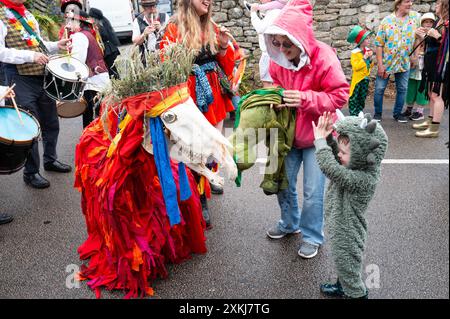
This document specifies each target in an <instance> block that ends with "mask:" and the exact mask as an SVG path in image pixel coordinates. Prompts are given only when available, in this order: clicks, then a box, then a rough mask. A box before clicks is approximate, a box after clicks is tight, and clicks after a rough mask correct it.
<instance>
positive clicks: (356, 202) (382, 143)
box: [314, 113, 388, 298]
mask: <svg viewBox="0 0 450 319" xmlns="http://www.w3.org/2000/svg"><path fill="white" fill-rule="evenodd" d="M335 131H336V132H337V133H338V134H339V135H346V136H348V137H349V139H350V163H349V166H348V167H344V166H342V165H341V164H340V163H339V160H338V157H337V154H338V147H337V143H336V141H335V140H334V139H333V137H332V135H331V134H330V135H329V136H328V138H327V140H325V139H318V140H316V141H315V143H314V144H315V146H316V156H317V161H318V163H319V166H320V169H321V170H322V172H323V173H324V174H325V176H326V177H327V178H328V179H329V180H330V183H329V186H328V189H327V192H326V196H325V203H324V204H325V223H326V225H327V226H328V229H329V241H330V244H331V251H332V255H333V259H334V263H335V266H336V269H337V273H338V283H340V285H341V287H342V289H343V293H344V294H345V295H346V296H348V297H351V298H361V297H364V296H366V295H367V290H366V287H365V285H364V282H363V281H362V278H361V270H362V258H363V253H364V248H365V242H366V237H367V222H366V219H365V212H366V210H367V207H368V205H369V202H370V200H371V199H372V198H373V196H374V194H375V188H376V186H377V184H378V182H379V180H380V170H381V161H382V160H383V158H384V155H385V153H386V149H387V145H388V138H387V135H386V133H385V132H384V130H383V128H382V127H381V125H380V124H379V123H377V122H376V121H371V116H370V115H369V114H366V116H365V117H363V116H362V113H361V116H360V117H356V116H349V117H345V118H344V119H341V120H340V121H338V122H337V123H336V124H335Z"/></svg>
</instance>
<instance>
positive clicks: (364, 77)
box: [347, 25, 373, 116]
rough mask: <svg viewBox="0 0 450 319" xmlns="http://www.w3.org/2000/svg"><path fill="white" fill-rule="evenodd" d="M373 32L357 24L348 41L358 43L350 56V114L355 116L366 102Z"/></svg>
mask: <svg viewBox="0 0 450 319" xmlns="http://www.w3.org/2000/svg"><path fill="white" fill-rule="evenodd" d="M371 34H372V32H370V31H367V30H365V29H363V28H362V27H360V26H359V25H357V26H355V27H353V29H352V30H351V31H350V33H349V35H348V37H347V41H348V42H350V43H356V44H357V47H356V48H355V49H354V50H352V54H351V56H350V63H351V65H352V70H353V74H352V82H351V85H350V100H349V103H348V108H349V110H350V115H353V116H357V115H358V114H359V113H360V112H362V111H363V110H364V107H365V104H366V97H367V91H368V89H369V81H370V80H369V76H370V70H371V69H372V66H373V62H372V55H373V51H372V50H370V49H369V45H370V35H371Z"/></svg>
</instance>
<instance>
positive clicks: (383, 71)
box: [378, 64, 386, 79]
mask: <svg viewBox="0 0 450 319" xmlns="http://www.w3.org/2000/svg"><path fill="white" fill-rule="evenodd" d="M378 76H379V77H382V78H383V79H385V76H386V67H385V66H384V65H383V64H380V65H378Z"/></svg>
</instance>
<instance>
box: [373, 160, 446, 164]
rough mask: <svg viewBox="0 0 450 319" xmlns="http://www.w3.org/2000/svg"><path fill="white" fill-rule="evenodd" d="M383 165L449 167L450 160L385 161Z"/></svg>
mask: <svg viewBox="0 0 450 319" xmlns="http://www.w3.org/2000/svg"><path fill="white" fill-rule="evenodd" d="M381 163H382V164H430V165H438V164H440V165H448V164H449V160H445V159H384V160H383V161H382V162H381Z"/></svg>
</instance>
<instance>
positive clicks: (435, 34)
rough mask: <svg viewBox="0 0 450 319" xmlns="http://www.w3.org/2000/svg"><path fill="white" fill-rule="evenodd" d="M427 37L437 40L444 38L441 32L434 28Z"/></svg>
mask: <svg viewBox="0 0 450 319" xmlns="http://www.w3.org/2000/svg"><path fill="white" fill-rule="evenodd" d="M427 35H428V36H429V37H433V38H435V39H439V38H440V37H442V35H441V34H440V33H439V31H438V30H436V29H433V28H432V29H430V30H428V32H427Z"/></svg>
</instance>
